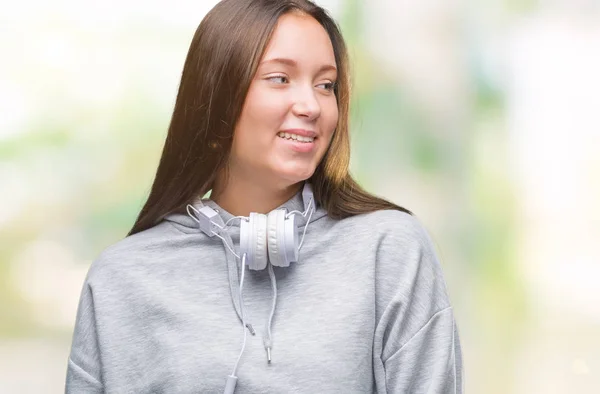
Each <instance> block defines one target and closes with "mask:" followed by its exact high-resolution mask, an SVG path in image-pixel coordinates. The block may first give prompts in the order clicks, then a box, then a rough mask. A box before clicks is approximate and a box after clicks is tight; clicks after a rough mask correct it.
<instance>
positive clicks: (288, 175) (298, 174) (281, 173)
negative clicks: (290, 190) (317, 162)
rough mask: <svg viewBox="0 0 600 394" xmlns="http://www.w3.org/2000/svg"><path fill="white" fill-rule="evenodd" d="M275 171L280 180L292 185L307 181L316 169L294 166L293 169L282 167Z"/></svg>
mask: <svg viewBox="0 0 600 394" xmlns="http://www.w3.org/2000/svg"><path fill="white" fill-rule="evenodd" d="M274 170H275V173H276V174H277V176H278V178H280V179H285V180H286V181H288V182H289V183H290V184H294V183H297V182H302V181H305V180H307V179H308V178H310V177H311V176H312V174H313V173H314V172H315V168H314V167H313V166H310V167H308V166H306V167H299V166H294V167H293V168H286V167H285V166H280V167H279V168H275V169H274Z"/></svg>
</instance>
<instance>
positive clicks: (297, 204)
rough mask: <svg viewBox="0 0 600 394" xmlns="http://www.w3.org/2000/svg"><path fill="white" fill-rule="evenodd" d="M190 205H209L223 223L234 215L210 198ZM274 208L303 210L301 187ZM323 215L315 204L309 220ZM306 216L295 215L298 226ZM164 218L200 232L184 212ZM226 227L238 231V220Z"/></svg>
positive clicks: (301, 224)
mask: <svg viewBox="0 0 600 394" xmlns="http://www.w3.org/2000/svg"><path fill="white" fill-rule="evenodd" d="M190 205H191V206H193V207H194V208H196V210H200V208H202V207H203V206H209V207H211V208H212V209H214V210H215V211H217V212H218V214H219V216H220V217H221V219H223V222H224V223H227V222H228V221H229V220H230V219H232V218H234V215H232V214H231V213H229V212H227V211H226V210H225V209H223V208H222V207H221V206H219V205H218V204H217V203H216V202H214V201H212V200H211V199H202V198H196V199H195V200H194V201H192V202H191V203H190ZM275 209H286V210H287V212H292V211H300V212H303V211H304V201H303V199H302V189H300V191H298V192H297V193H296V194H295V195H294V196H292V198H290V199H289V200H287V201H286V202H284V203H283V204H281V205H280V206H278V207H277V208H275ZM324 216H327V211H326V210H325V209H323V208H321V207H320V206H318V205H317V206H316V209H315V211H314V212H313V214H312V216H311V217H310V222H311V223H312V222H314V221H315V220H318V219H320V218H322V217H324ZM307 218H308V216H307V217H306V218H305V217H303V216H300V215H298V216H297V221H296V223H297V224H298V228H303V227H304V226H305V225H306V221H307ZM164 220H166V221H168V222H171V223H172V224H173V225H174V226H175V227H176V228H177V229H178V230H180V231H182V232H184V233H188V234H192V233H199V232H201V230H200V228H199V227H198V222H197V221H195V220H194V219H193V218H192V217H190V216H189V215H188V214H185V213H179V212H177V213H172V214H169V215H167V216H166V217H165V219H164ZM228 227H229V230H228V232H229V233H230V234H233V233H239V227H240V221H239V220H232V221H230V222H229V225H228ZM307 231H310V230H307Z"/></svg>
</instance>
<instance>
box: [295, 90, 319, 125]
mask: <svg viewBox="0 0 600 394" xmlns="http://www.w3.org/2000/svg"><path fill="white" fill-rule="evenodd" d="M314 89H315V88H313V87H312V86H308V87H306V86H303V87H298V88H297V89H296V91H295V92H294V93H293V99H292V100H293V106H292V112H293V113H294V115H296V116H303V117H306V118H309V119H310V120H312V119H316V118H318V117H319V115H321V105H320V103H319V100H318V99H317V97H316V96H315V92H314Z"/></svg>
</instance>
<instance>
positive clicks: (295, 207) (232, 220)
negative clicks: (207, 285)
mask: <svg viewBox="0 0 600 394" xmlns="http://www.w3.org/2000/svg"><path fill="white" fill-rule="evenodd" d="M303 191H304V188H302V189H301V190H300V191H298V192H297V193H296V194H295V195H294V196H293V197H292V198H290V199H289V200H288V201H286V202H284V203H283V204H281V205H280V206H279V207H277V208H276V209H285V210H286V212H287V213H290V212H297V213H298V214H297V215H296V225H297V230H298V231H299V232H303V234H304V233H306V232H307V229H308V227H310V223H312V222H314V221H316V220H318V219H320V218H323V217H325V216H327V211H326V210H324V209H323V208H321V207H319V206H318V205H316V204H315V202H314V201H313V202H312V204H311V207H310V209H308V210H307V209H306V205H308V203H309V202H308V201H307V202H306V204H305V203H304V199H303ZM203 206H209V207H211V208H212V209H214V210H215V211H216V212H217V213H218V215H219V216H220V219H222V220H223V222H222V223H221V224H220V225H221V226H223V224H226V226H225V227H224V230H221V231H219V234H218V236H215V237H214V238H215V242H222V243H223V253H224V255H225V260H226V264H227V271H228V276H229V290H230V294H231V301H232V304H233V308H234V309H235V312H236V314H237V316H238V319H239V321H240V323H241V324H242V330H243V335H244V340H243V345H242V350H241V353H240V355H239V357H238V360H237V362H236V364H235V366H234V368H233V372H232V374H231V375H230V376H229V377H228V380H227V388H226V390H225V392H226V393H233V392H234V390H235V386H236V381H237V377H236V370H237V368H238V363H239V361H240V359H241V357H242V354H243V353H244V349H245V346H246V335H247V332H250V334H252V335H255V334H256V332H255V330H254V327H253V325H252V323H251V322H250V321H249V319H248V317H247V316H246V315H245V313H244V300H243V295H242V288H243V283H244V273H245V270H246V267H245V258H243V257H242V256H240V253H239V239H240V220H236V216H234V215H232V214H231V213H230V212H227V211H226V210H225V209H223V208H222V207H220V206H219V205H218V204H217V203H216V202H214V201H212V200H210V199H202V198H197V199H195V200H194V201H192V202H191V203H190V204H188V206H187V214H183V213H173V214H170V215H168V216H166V218H165V220H166V221H169V222H171V223H172V224H173V226H175V227H176V228H177V229H179V230H180V231H182V232H184V233H188V234H193V233H202V230H201V229H200V227H199V222H198V219H197V216H194V215H195V214H194V212H192V211H196V213H197V211H199V210H200V209H201V208H202V207H203ZM191 207H193V208H194V209H193V210H191V209H190V208H191ZM303 213H304V215H303ZM202 234H203V233H202ZM206 236H207V235H206ZM219 238H220V240H219ZM302 238H303V237H302ZM234 240H235V241H236V242H234ZM302 241H303V239H302V240H301V243H300V245H301V244H302ZM300 247H301V246H300ZM301 262H302V256H301V254H300V259H299V261H298V263H300V264H301ZM267 270H268V272H269V276H270V279H271V287H272V290H273V299H272V307H271V313H270V314H269V317H268V319H266V323H265V328H264V330H263V331H262V338H263V345H264V348H265V350H266V354H267V361H268V363H271V349H272V347H273V339H272V332H271V326H272V321H273V315H274V313H275V308H276V304H277V281H276V277H275V273H274V270H273V265H272V264H271V262H268V263H267ZM246 330H247V331H246Z"/></svg>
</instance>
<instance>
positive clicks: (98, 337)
mask: <svg viewBox="0 0 600 394" xmlns="http://www.w3.org/2000/svg"><path fill="white" fill-rule="evenodd" d="M204 202H205V204H207V205H209V206H211V207H213V208H215V209H217V210H218V211H219V215H220V216H221V217H222V218H223V220H224V221H225V222H226V221H228V220H229V219H231V218H232V215H231V214H229V213H228V212H226V211H224V210H223V209H222V208H220V207H219V206H218V205H217V204H215V203H214V202H212V201H209V200H206V201H204ZM199 207H200V206H199V205H198V208H199ZM282 207H285V208H287V209H288V211H293V210H299V211H302V210H303V203H302V196H301V194H300V193H298V194H297V195H296V196H294V197H293V198H292V199H290V200H289V201H287V202H286V203H285V204H283V205H282V206H281V207H280V208H282ZM298 223H299V225H300V229H299V231H303V230H304V226H305V225H306V219H304V218H300V220H299V221H298ZM233 224H234V225H233V226H232V227H231V228H229V229H228V230H227V233H226V235H225V237H224V238H225V240H228V241H230V242H232V244H233V246H234V250H235V251H236V252H238V251H239V221H237V220H234V221H233ZM268 271H269V270H267V269H265V270H262V271H251V270H246V271H245V274H244V275H245V278H244V284H243V291H242V295H243V303H242V306H243V310H244V316H245V321H246V323H248V328H246V329H245V328H243V325H242V323H241V318H240V305H239V280H240V276H241V271H240V262H239V259H237V258H236V257H235V256H234V255H233V254H232V253H231V251H229V250H228V249H227V248H226V247H225V245H224V242H223V241H222V240H220V239H218V238H217V237H212V238H210V237H208V236H207V235H205V234H204V233H202V232H201V231H200V230H199V229H198V224H197V223H196V221H195V220H193V218H192V217H190V216H188V215H185V214H172V215H170V216H168V217H167V218H165V220H163V221H162V222H161V223H159V224H157V225H156V226H154V227H152V228H150V229H148V230H145V231H143V232H140V233H137V234H134V235H132V236H129V237H126V238H124V239H123V240H121V241H119V242H117V243H116V244H114V245H111V246H110V247H108V248H106V249H105V250H104V251H103V252H102V253H101V254H100V255H99V256H98V258H97V259H96V260H95V261H94V262H93V263H92V265H91V267H90V269H89V272H88V274H87V277H86V279H85V282H84V284H83V289H82V292H81V298H80V301H79V307H78V311H77V319H76V324H75V329H74V333H73V342H72V347H71V353H70V357H69V360H68V367H67V376H66V393H104V392H106V393H157V392H160V393H222V392H223V389H224V387H225V383H226V381H227V377H228V376H229V375H231V374H232V369H233V367H234V364H235V363H236V360H237V358H238V355H239V354H240V351H241V349H242V340H243V337H244V331H246V334H247V342H246V346H245V351H244V352H243V354H242V357H241V359H240V362H239V364H238V367H237V377H238V382H237V388H236V391H235V392H236V394H238V393H239V394H242V393H340V394H350V393H380V394H383V393H462V392H463V379H462V356H461V347H460V342H459V336H458V331H457V326H456V323H455V320H454V316H453V310H452V306H451V304H450V301H449V298H448V294H447V292H446V285H445V281H444V278H443V273H442V269H441V267H440V264H439V262H438V260H437V258H436V255H435V251H434V248H433V246H432V242H431V240H430V238H429V236H428V234H427V232H426V231H425V230H424V229H423V227H422V226H421V225H420V223H419V222H418V221H417V220H416V219H415V218H414V217H413V216H410V215H408V214H406V213H403V212H400V211H392V210H382V211H377V212H373V213H369V214H363V215H358V216H354V217H350V218H347V219H343V220H334V219H331V218H329V217H328V216H327V215H326V212H325V211H324V210H323V209H322V208H317V210H316V211H315V212H314V214H313V215H312V217H311V218H310V224H309V225H308V228H307V231H306V234H305V239H304V242H303V245H302V248H301V250H300V256H299V262H298V263H292V264H291V265H290V267H287V268H281V267H273V271H274V274H275V278H274V279H276V282H275V283H276V289H277V293H276V299H275V300H274V298H273V297H274V289H273V288H272V283H271V280H270V279H271V278H270V277H269V272H268ZM274 301H275V302H274ZM273 307H275V313H274V317H273V320H272V322H271V329H272V331H271V334H272V335H271V337H270V342H271V343H270V345H271V346H272V352H271V357H272V362H271V363H268V362H267V355H266V352H265V342H266V335H267V334H266V333H267V326H268V320H269V315H270V313H271V309H272V308H273ZM251 331H253V332H254V335H252V333H251Z"/></svg>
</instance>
